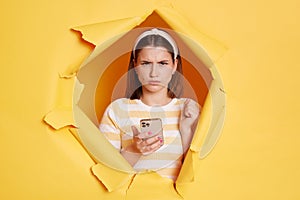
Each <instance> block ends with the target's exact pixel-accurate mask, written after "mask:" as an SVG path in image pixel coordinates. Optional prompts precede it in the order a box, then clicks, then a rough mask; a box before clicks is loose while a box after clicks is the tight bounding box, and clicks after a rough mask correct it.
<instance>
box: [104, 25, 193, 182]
mask: <svg viewBox="0 0 300 200" xmlns="http://www.w3.org/2000/svg"><path fill="white" fill-rule="evenodd" d="M181 94H182V66H181V57H180V55H179V50H178V47H177V44H176V43H175V41H174V40H173V38H172V37H171V36H170V35H169V34H168V33H167V32H165V31H162V30H159V29H156V28H155V29H151V30H147V31H145V32H143V33H142V34H141V35H140V36H139V37H138V38H137V39H136V42H135V45H134V47H133V50H132V52H131V57H130V63H129V68H128V77H127V90H126V97H127V98H121V99H118V100H115V101H114V102H112V103H111V104H110V105H109V106H108V108H107V109H106V111H105V113H104V115H103V118H102V120H101V123H100V126H99V128H100V131H101V132H102V133H103V134H104V135H105V136H106V138H107V139H108V140H109V141H110V142H111V144H112V145H113V146H115V147H116V148H117V149H118V150H119V151H120V153H121V154H122V155H123V157H124V158H125V159H126V160H127V161H128V162H129V163H130V164H131V165H132V166H133V168H134V169H135V170H137V171H144V170H155V171H157V173H158V174H160V175H161V176H163V177H167V178H171V179H173V180H174V181H175V180H176V178H177V176H178V173H179V171H180V168H181V166H182V161H183V159H184V155H185V153H186V151H187V150H188V148H189V146H190V143H191V140H192V137H193V134H194V131H195V126H196V123H197V121H198V116H199V106H198V104H197V103H196V102H195V101H193V100H191V99H185V98H180V97H181ZM145 119H146V120H150V123H151V122H153V123H154V121H153V120H154V119H159V121H161V123H162V127H161V129H160V131H158V132H155V133H152V131H149V130H148V131H146V132H143V131H140V126H141V121H143V120H145ZM147 125H148V126H149V124H147Z"/></svg>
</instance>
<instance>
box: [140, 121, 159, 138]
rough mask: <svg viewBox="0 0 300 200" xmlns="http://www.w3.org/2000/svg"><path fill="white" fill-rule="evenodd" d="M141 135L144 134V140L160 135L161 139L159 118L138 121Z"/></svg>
mask: <svg viewBox="0 0 300 200" xmlns="http://www.w3.org/2000/svg"><path fill="white" fill-rule="evenodd" d="M140 128H141V133H145V135H146V136H145V138H149V137H153V136H156V135H161V138H162V139H163V128H162V121H161V119H160V118H148V119H141V120H140Z"/></svg>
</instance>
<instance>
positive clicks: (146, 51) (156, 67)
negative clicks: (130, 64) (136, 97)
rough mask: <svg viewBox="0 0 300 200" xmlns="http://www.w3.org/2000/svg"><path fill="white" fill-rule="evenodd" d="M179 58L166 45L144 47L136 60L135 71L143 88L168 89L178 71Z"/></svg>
mask: <svg viewBox="0 0 300 200" xmlns="http://www.w3.org/2000/svg"><path fill="white" fill-rule="evenodd" d="M176 68H177V60H175V61H174V62H173V58H172V55H171V54H170V52H168V51H167V49H166V48H164V47H151V46H146V47H144V48H143V49H142V50H141V51H140V52H139V54H138V56H137V58H136V60H135V71H136V73H137V75H138V78H139V81H140V82H141V84H142V86H143V89H146V90H148V91H149V92H158V91H161V90H162V89H165V90H166V89H167V87H168V83H169V82H170V81H171V79H172V75H173V74H174V73H175V72H176Z"/></svg>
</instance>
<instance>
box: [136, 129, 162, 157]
mask: <svg viewBox="0 0 300 200" xmlns="http://www.w3.org/2000/svg"><path fill="white" fill-rule="evenodd" d="M131 129H132V132H133V143H132V146H131V149H134V150H135V151H136V153H141V154H143V155H149V154H151V153H153V152H155V151H156V150H158V149H159V148H160V147H161V146H162V145H163V143H164V141H163V137H162V133H159V134H157V135H155V136H153V137H149V136H147V135H148V133H141V132H139V131H138V129H137V128H136V127H135V126H132V127H131Z"/></svg>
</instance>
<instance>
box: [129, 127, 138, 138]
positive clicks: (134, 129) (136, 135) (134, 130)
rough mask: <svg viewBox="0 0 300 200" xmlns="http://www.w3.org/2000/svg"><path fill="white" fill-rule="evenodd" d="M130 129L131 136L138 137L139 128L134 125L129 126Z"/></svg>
mask: <svg viewBox="0 0 300 200" xmlns="http://www.w3.org/2000/svg"><path fill="white" fill-rule="evenodd" d="M131 130H132V133H133V137H138V135H139V134H140V132H139V130H138V129H137V128H136V127H135V126H131Z"/></svg>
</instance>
